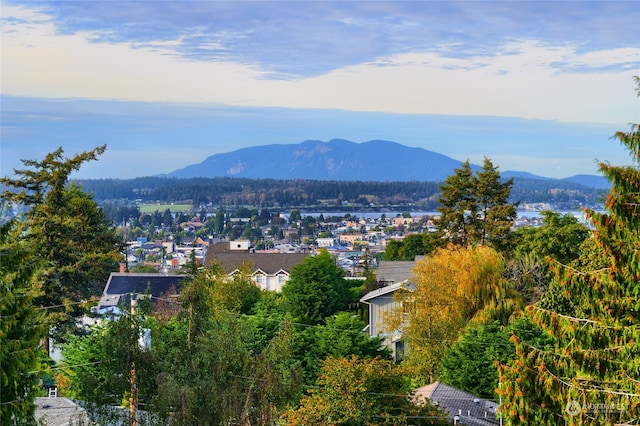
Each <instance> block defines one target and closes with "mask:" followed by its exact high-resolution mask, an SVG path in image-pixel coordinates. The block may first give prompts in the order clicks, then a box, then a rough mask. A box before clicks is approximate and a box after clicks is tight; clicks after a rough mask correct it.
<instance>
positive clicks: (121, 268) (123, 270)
mask: <svg viewBox="0 0 640 426" xmlns="http://www.w3.org/2000/svg"><path fill="white" fill-rule="evenodd" d="M126 270H127V265H126V264H125V263H124V262H120V273H121V274H124V273H125V272H126Z"/></svg>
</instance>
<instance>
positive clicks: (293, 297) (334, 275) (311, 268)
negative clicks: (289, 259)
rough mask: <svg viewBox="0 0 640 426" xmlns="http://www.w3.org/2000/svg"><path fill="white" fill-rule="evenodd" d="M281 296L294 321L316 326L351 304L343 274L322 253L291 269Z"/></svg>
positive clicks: (328, 256) (329, 258)
mask: <svg viewBox="0 0 640 426" xmlns="http://www.w3.org/2000/svg"><path fill="white" fill-rule="evenodd" d="M282 296H283V297H284V303H285V307H286V309H287V310H288V311H289V312H291V314H292V315H293V317H294V318H295V319H296V321H298V322H304V323H308V324H320V323H321V322H322V321H323V320H324V318H326V317H328V316H330V315H333V314H335V313H336V312H339V311H343V310H346V308H347V306H348V305H349V303H350V302H352V301H353V300H352V299H353V296H352V294H351V292H350V291H349V284H348V282H347V280H345V279H344V271H343V270H342V269H341V268H339V267H338V266H336V264H335V261H334V259H333V257H332V256H331V255H330V254H329V252H327V251H326V250H324V251H321V252H320V253H319V254H318V255H316V256H309V257H307V258H305V259H304V261H303V262H302V263H301V264H299V265H296V266H294V267H293V268H292V270H291V277H290V279H289V281H288V282H287V283H286V284H285V285H284V287H283V288H282Z"/></svg>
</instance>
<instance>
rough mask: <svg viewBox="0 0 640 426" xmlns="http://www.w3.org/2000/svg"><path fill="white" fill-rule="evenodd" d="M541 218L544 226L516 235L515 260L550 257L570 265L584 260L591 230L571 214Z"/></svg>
mask: <svg viewBox="0 0 640 426" xmlns="http://www.w3.org/2000/svg"><path fill="white" fill-rule="evenodd" d="M540 215H541V216H542V226H540V227H536V228H533V227H523V228H520V229H518V230H517V231H515V240H516V241H515V243H516V245H515V250H514V254H515V256H516V257H523V256H525V255H529V256H535V257H539V258H542V259H544V258H546V257H550V258H551V259H553V260H554V261H557V262H560V263H561V264H563V265H569V264H570V263H571V262H572V261H574V260H575V259H577V258H578V257H579V256H580V247H581V244H582V242H583V241H584V240H585V239H587V238H588V237H589V234H590V231H589V229H588V228H587V227H586V226H584V225H583V224H581V223H580V222H579V221H578V219H577V218H576V217H575V216H573V215H571V214H564V215H563V214H561V213H558V212H553V211H549V210H546V211H542V212H540Z"/></svg>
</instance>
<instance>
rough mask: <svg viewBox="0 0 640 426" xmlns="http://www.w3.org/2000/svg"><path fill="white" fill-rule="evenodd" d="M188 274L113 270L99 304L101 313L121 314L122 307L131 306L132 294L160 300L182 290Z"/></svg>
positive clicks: (98, 309) (98, 307) (98, 310)
mask: <svg viewBox="0 0 640 426" xmlns="http://www.w3.org/2000/svg"><path fill="white" fill-rule="evenodd" d="M185 278H186V275H178V274H168V273H133V272H112V273H111V275H110V276H109V280H108V281H107V285H106V286H105V288H104V291H103V292H102V296H101V297H100V301H99V302H98V306H97V313H98V314H100V315H107V314H109V313H110V314H113V315H119V314H120V307H121V306H124V307H125V308H126V309H128V308H129V306H130V303H131V295H132V294H137V295H144V294H147V293H148V294H149V295H150V296H151V300H152V302H153V300H158V299H162V298H165V297H167V296H168V295H175V294H177V293H179V292H180V286H181V282H182V280H184V279H185Z"/></svg>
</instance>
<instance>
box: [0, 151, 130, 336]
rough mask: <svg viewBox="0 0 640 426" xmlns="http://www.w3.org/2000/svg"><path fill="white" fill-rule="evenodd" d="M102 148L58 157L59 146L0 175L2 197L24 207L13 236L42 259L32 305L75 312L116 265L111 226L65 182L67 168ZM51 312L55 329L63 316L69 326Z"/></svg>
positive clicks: (115, 241) (116, 239)
mask: <svg viewBox="0 0 640 426" xmlns="http://www.w3.org/2000/svg"><path fill="white" fill-rule="evenodd" d="M105 148H106V146H102V147H98V148H95V149H93V150H91V151H88V152H83V153H82V154H78V155H76V156H74V157H72V158H64V157H63V150H62V148H59V149H57V150H56V151H54V152H53V153H50V154H48V155H47V156H46V157H45V159H44V160H42V161H40V162H38V161H34V160H22V162H23V164H25V166H28V167H31V168H32V169H33V170H29V169H25V170H15V171H14V172H15V175H16V176H17V178H15V179H12V178H8V177H5V178H0V184H2V185H4V187H5V188H6V189H5V191H4V192H3V193H2V200H3V201H5V202H13V203H17V204H21V205H24V206H27V207H28V208H29V210H28V211H27V213H26V215H25V217H24V220H22V221H20V222H18V224H19V226H18V227H17V228H16V230H15V236H16V237H15V238H17V239H19V240H21V241H22V242H23V244H25V245H27V246H29V247H30V248H31V249H32V250H34V251H35V252H37V253H38V256H39V257H40V258H41V260H42V261H43V263H44V268H45V273H44V274H43V286H42V293H41V295H40V296H38V297H37V298H36V299H35V301H34V303H35V304H36V305H39V306H42V307H58V306H62V305H65V306H66V307H67V310H66V311H67V312H71V313H75V314H76V315H77V314H79V313H80V311H81V310H80V309H78V306H79V302H81V301H83V300H86V299H88V298H90V297H92V296H97V295H99V294H100V293H101V292H102V289H103V287H104V284H105V283H106V280H107V278H108V277H109V273H110V272H112V271H114V270H117V266H118V262H119V261H120V260H121V258H122V256H121V249H122V242H121V241H120V239H119V237H118V236H117V234H116V232H115V228H114V227H113V225H112V224H111V223H110V221H109V220H108V219H107V217H106V216H105V215H104V213H103V211H102V210H101V209H100V208H99V207H98V206H97V204H96V203H95V202H94V201H93V199H92V197H91V196H89V195H88V194H86V193H85V192H83V191H82V189H81V188H80V187H79V186H77V185H75V184H71V185H70V186H68V185H67V184H68V182H69V176H70V174H71V173H72V172H73V171H75V170H78V169H79V168H80V166H81V165H82V164H83V163H84V162H86V161H91V160H95V159H96V158H97V156H98V155H100V154H102V153H103V152H104V150H105ZM52 312H53V310H52ZM56 312H58V313H57V314H56V315H55V316H52V319H55V320H56V330H58V331H61V330H64V326H63V325H64V324H63V321H65V320H67V321H69V322H68V323H67V325H68V326H73V322H72V321H71V318H70V317H69V315H68V314H67V313H64V312H63V311H61V310H60V309H58V310H57V311H56Z"/></svg>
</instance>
